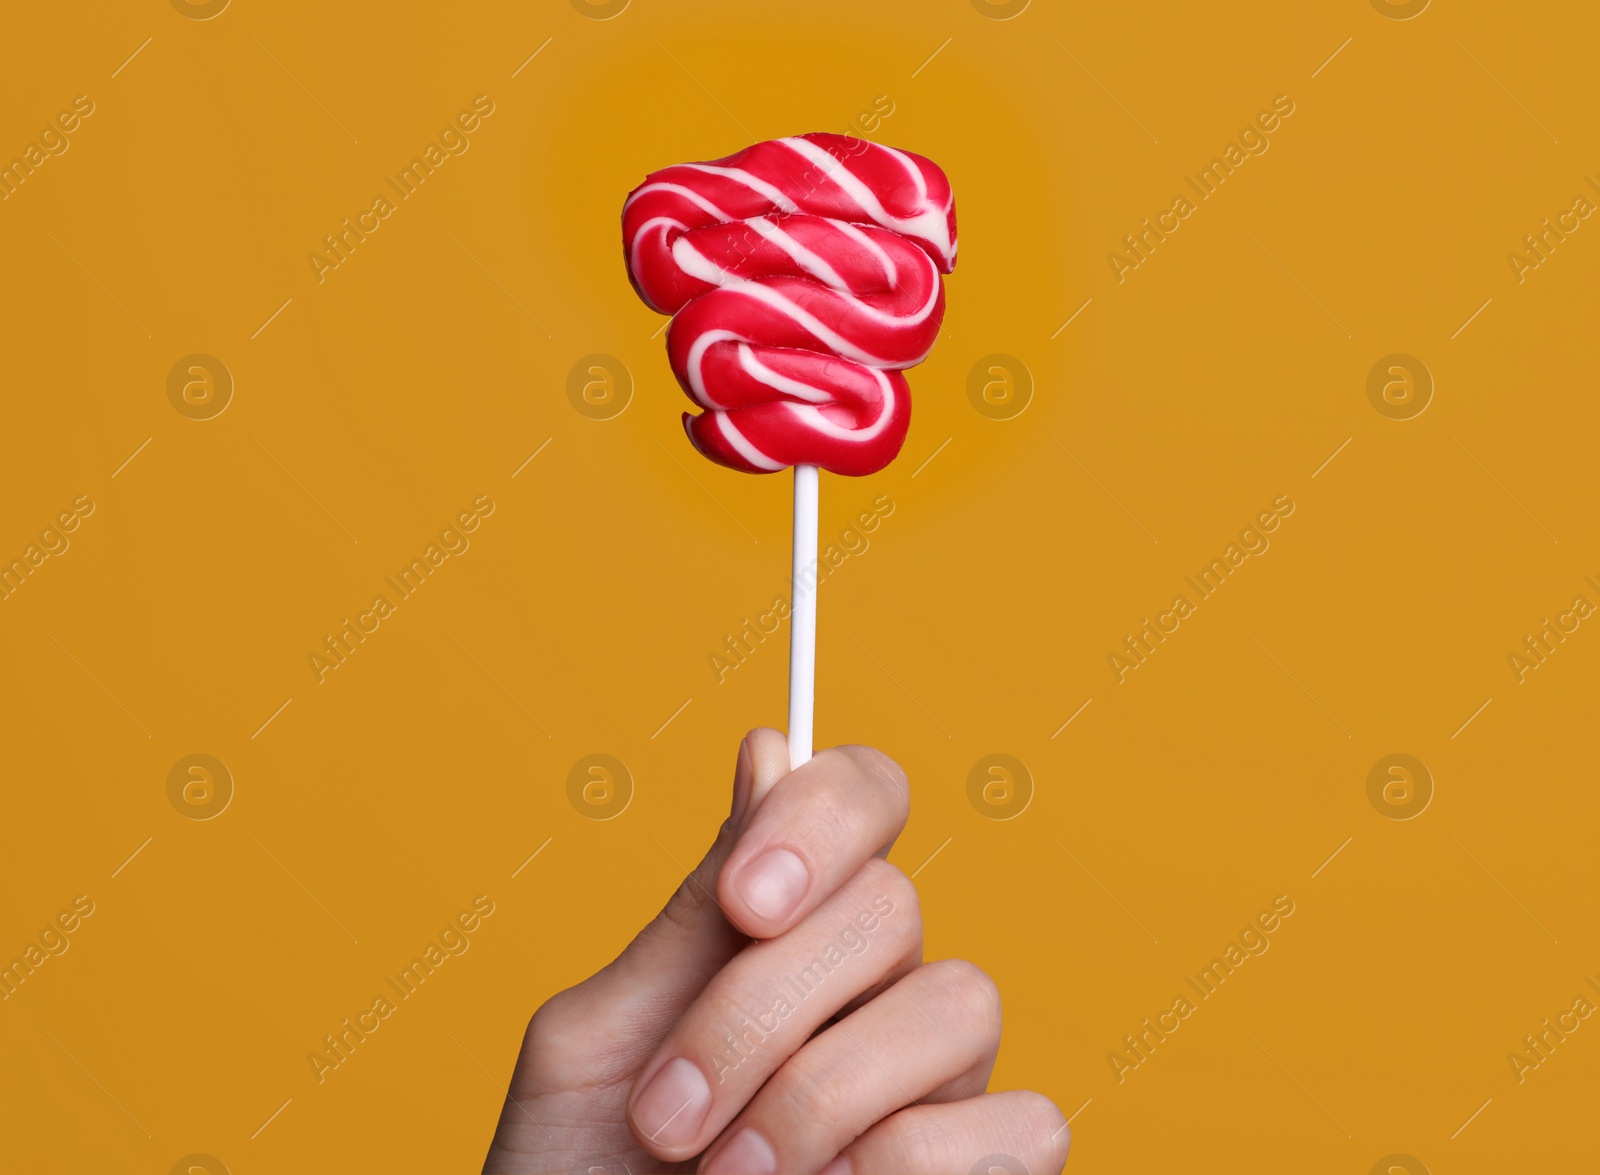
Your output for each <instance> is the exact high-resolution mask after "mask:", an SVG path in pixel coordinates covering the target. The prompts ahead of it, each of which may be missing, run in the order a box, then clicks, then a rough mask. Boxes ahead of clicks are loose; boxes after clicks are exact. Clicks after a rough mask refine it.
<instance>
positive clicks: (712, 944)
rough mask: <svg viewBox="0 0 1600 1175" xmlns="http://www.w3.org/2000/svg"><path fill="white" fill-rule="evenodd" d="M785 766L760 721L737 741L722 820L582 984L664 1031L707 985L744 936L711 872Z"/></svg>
mask: <svg viewBox="0 0 1600 1175" xmlns="http://www.w3.org/2000/svg"><path fill="white" fill-rule="evenodd" d="M788 773H789V746H788V740H787V739H785V738H784V736H783V735H782V734H781V733H779V732H778V731H776V730H772V729H771V728H769V727H758V728H757V729H755V730H752V731H751V732H750V733H749V734H747V735H745V737H744V741H743V742H741V743H740V744H739V757H738V760H737V763H736V765H735V768H734V775H733V803H732V806H731V809H730V811H729V815H728V819H727V820H726V821H725V822H724V823H723V825H722V827H721V828H720V829H718V830H717V839H716V842H715V843H714V844H712V846H711V848H710V849H709V850H708V851H707V853H706V855H705V857H704V859H702V860H701V862H700V863H699V864H698V865H697V866H695V868H694V869H693V870H691V871H690V872H689V874H688V876H686V877H685V878H684V879H683V882H682V883H681V884H680V885H679V886H678V888H677V890H676V891H675V892H674V893H673V895H672V897H671V898H669V899H668V901H667V904H666V906H665V907H663V909H662V911H661V913H659V914H657V915H656V916H655V918H654V919H653V920H652V921H651V922H650V924H649V925H648V926H646V927H645V928H644V929H643V930H641V931H640V932H639V934H638V936H637V937H635V938H634V940H633V941H632V942H631V943H629V944H628V946H627V949H625V950H624V951H623V952H622V954H621V955H619V956H617V958H616V960H615V961H614V962H612V963H610V964H609V965H607V966H606V967H605V968H604V969H602V970H601V971H599V972H597V973H596V974H595V975H594V977H593V978H591V979H589V980H588V981H587V982H586V983H585V984H584V985H583V986H584V987H585V988H591V989H592V990H591V991H590V992H586V994H592V995H593V996H595V997H598V998H600V999H602V1000H607V1001H615V1006H616V1007H618V1008H619V1009H620V1008H626V1007H628V1006H630V1005H633V1006H636V1007H638V1008H643V1009H648V1014H649V1015H650V1016H652V1017H654V1016H660V1017H661V1019H662V1021H663V1023H662V1026H661V1027H662V1031H663V1032H665V1031H666V1029H667V1028H668V1027H670V1026H671V1025H672V1024H673V1023H675V1022H676V1021H677V1019H678V1017H679V1015H680V1014H681V1013H682V1012H683V1011H684V1009H686V1008H687V1007H688V1006H689V1004H690V1003H691V1002H693V1000H694V999H695V997H696V996H698V995H699V994H700V992H701V991H702V990H703V989H704V988H705V986H706V984H708V983H709V982H710V981H711V979H712V977H713V976H714V975H716V973H717V972H718V971H720V970H722V968H723V967H724V966H726V965H727V963H728V961H729V960H731V959H732V958H733V957H734V956H735V955H736V954H738V953H739V952H740V951H741V950H743V949H744V948H745V947H746V946H747V945H748V944H749V942H750V938H749V936H748V935H745V934H744V933H742V932H741V931H740V930H738V929H737V928H736V927H735V926H733V925H732V923H730V922H729V921H728V919H727V918H726V917H725V916H724V915H723V912H722V907H721V906H719V905H718V904H717V897H716V894H717V874H718V873H719V872H720V871H721V869H722V864H723V862H724V861H726V860H727V858H728V854H729V853H731V852H732V851H733V847H734V845H735V844H737V843H738V841H739V836H740V834H741V833H742V832H743V831H744V828H745V826H746V825H747V824H748V823H749V822H750V817H751V816H752V815H753V814H754V812H755V810H756V809H757V808H758V807H760V805H761V801H762V800H763V799H765V798H766V796H767V793H769V792H770V791H771V790H772V788H773V785H774V784H776V783H777V782H778V780H780V779H782V778H783V777H784V776H785V775H787V774H788Z"/></svg>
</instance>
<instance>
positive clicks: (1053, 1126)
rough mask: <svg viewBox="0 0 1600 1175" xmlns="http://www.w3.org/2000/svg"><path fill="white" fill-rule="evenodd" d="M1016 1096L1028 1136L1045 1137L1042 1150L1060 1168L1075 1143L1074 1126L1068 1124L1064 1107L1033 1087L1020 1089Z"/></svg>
mask: <svg viewBox="0 0 1600 1175" xmlns="http://www.w3.org/2000/svg"><path fill="white" fill-rule="evenodd" d="M1013 1096H1014V1097H1015V1099H1016V1110H1017V1118H1018V1120H1019V1122H1020V1124H1021V1127H1022V1130H1023V1131H1024V1133H1025V1134H1026V1136H1027V1137H1028V1138H1032V1139H1042V1140H1044V1142H1043V1143H1042V1145H1041V1150H1042V1151H1044V1152H1045V1153H1048V1154H1049V1155H1050V1156H1051V1160H1052V1162H1054V1163H1055V1164H1056V1166H1057V1168H1058V1169H1059V1167H1060V1165H1061V1164H1062V1163H1065V1162H1066V1161H1067V1151H1068V1149H1070V1147H1071V1146H1072V1128H1071V1127H1070V1126H1068V1125H1067V1118H1066V1115H1065V1114H1063V1113H1062V1112H1061V1107H1060V1106H1058V1105H1056V1104H1055V1102H1053V1101H1051V1100H1050V1099H1049V1098H1047V1097H1046V1096H1045V1095H1044V1094H1042V1093H1035V1092H1034V1091H1033V1090H1031V1089H1026V1090H1018V1091H1017V1092H1016V1093H1015V1094H1014V1095H1013Z"/></svg>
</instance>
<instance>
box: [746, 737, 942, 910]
mask: <svg viewBox="0 0 1600 1175" xmlns="http://www.w3.org/2000/svg"><path fill="white" fill-rule="evenodd" d="M910 809H911V788H910V784H909V783H908V782H907V780H906V774H905V772H904V771H902V770H900V767H899V765H898V764H896V763H895V762H894V760H893V759H890V758H889V757H888V756H887V755H885V754H884V753H883V752H882V751H877V750H874V749H873V748H871V747H857V746H846V747H833V748H830V749H828V750H825V751H822V752H821V753H820V754H818V755H817V756H816V758H814V759H812V760H811V761H810V762H808V763H806V764H804V765H802V766H801V767H799V768H798V769H796V770H795V771H793V772H792V773H790V774H789V775H787V776H785V777H784V778H783V779H781V780H779V781H778V783H777V784H776V785H775V786H774V787H773V788H772V790H771V791H770V792H769V793H768V794H767V795H766V796H765V797H764V798H763V799H762V800H761V803H760V806H759V807H757V808H756V810H755V812H754V814H753V815H752V816H751V817H750V818H749V823H748V824H747V825H746V827H745V829H744V832H743V834H742V835H741V836H740V838H739V842H738V844H736V845H735V846H734V849H733V852H732V853H730V854H729V855H728V859H727V860H726V861H725V862H724V863H723V866H722V871H721V873H720V874H719V875H718V877H717V900H718V901H719V902H720V903H721V905H722V910H723V912H724V913H725V914H726V915H727V917H728V919H729V920H730V921H732V922H733V923H734V924H735V925H736V926H738V927H739V929H740V930H742V931H744V932H745V933H746V934H748V935H750V936H751V937H752V938H772V937H774V936H776V935H779V934H782V933H783V932H784V931H786V930H788V929H789V928H790V927H792V926H794V925H795V924H796V923H797V922H799V921H800V919H802V918H804V917H805V916H806V915H807V914H809V913H810V912H811V911H812V910H814V909H816V908H817V907H818V906H819V905H821V904H822V902H823V901H825V900H826V899H827V897H828V895H830V894H832V893H833V892H834V891H835V890H836V889H838V888H839V887H840V886H841V885H843V884H844V883H845V882H846V881H847V880H849V878H850V877H852V876H853V875H854V874H855V872H856V870H858V869H859V868H861V866H862V864H863V863H864V862H866V861H867V860H868V859H870V858H871V857H874V856H881V855H883V854H884V853H886V852H887V851H888V848H889V846H890V845H891V844H893V843H894V839H895V837H897V836H898V835H899V834H900V830H901V829H903V828H904V827H905V825H906V818H907V816H908V815H909V814H910Z"/></svg>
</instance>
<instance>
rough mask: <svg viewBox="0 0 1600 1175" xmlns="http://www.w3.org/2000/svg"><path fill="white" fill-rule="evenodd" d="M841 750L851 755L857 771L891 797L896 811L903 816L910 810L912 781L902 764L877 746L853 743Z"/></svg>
mask: <svg viewBox="0 0 1600 1175" xmlns="http://www.w3.org/2000/svg"><path fill="white" fill-rule="evenodd" d="M839 750H841V751H843V752H844V753H845V754H846V755H848V756H849V757H850V760H851V762H852V763H853V764H854V766H855V768H856V770H857V771H859V772H860V773H861V774H862V775H865V776H866V777H867V778H868V779H869V780H870V781H871V782H872V783H873V784H875V785H877V787H878V789H879V790H880V791H881V792H882V793H883V794H884V795H885V796H887V797H888V798H889V800H890V801H891V803H892V804H893V805H894V809H895V811H896V813H898V814H900V815H901V816H902V818H903V817H904V815H905V814H906V813H908V812H910V810H911V781H910V780H909V779H907V778H906V773H905V771H904V770H903V769H902V768H901V766H900V764H898V763H896V762H895V761H894V760H893V759H891V758H889V756H888V755H886V754H884V753H883V752H882V751H880V750H878V748H876V747H866V746H857V745H851V746H845V747H840V748H839Z"/></svg>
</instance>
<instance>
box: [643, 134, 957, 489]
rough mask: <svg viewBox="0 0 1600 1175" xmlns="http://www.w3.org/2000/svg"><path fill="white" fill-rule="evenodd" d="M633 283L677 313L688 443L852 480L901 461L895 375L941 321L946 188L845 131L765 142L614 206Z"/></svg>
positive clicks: (674, 173) (747, 461)
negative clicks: (691, 405)
mask: <svg viewBox="0 0 1600 1175" xmlns="http://www.w3.org/2000/svg"><path fill="white" fill-rule="evenodd" d="M622 237H623V249H624V251H625V253H626V256H627V262H628V276H629V278H630V279H631V280H632V282H633V286H634V289H635V290H637V291H638V293H639V296H640V297H641V298H643V299H644V301H645V302H646V303H647V304H648V305H649V306H650V307H651V308H652V309H654V310H657V311H660V312H661V313H664V314H671V315H673V316H674V317H673V320H672V325H671V327H670V328H669V329H668V332H667V355H668V358H669V360H670V362H671V364H672V370H673V373H674V374H675V375H676V376H677V377H678V382H679V383H680V384H681V385H682V386H683V389H684V391H685V392H687V393H688V395H689V398H690V399H691V400H693V401H694V402H695V403H696V404H698V405H700V407H701V408H703V409H705V411H704V412H702V413H700V414H699V415H694V414H692V413H687V412H686V413H684V427H685V430H686V431H687V432H688V434H689V440H690V442H691V443H692V444H693V445H694V446H695V448H697V449H699V450H700V452H701V453H703V454H705V455H706V456H707V457H709V458H711V460H713V461H717V462H720V463H721V464H723V465H727V466H730V467H732V468H734V469H740V470H744V471H746V472H749V473H771V472H773V471H775V470H779V469H783V468H785V467H786V466H790V465H801V464H806V465H817V466H820V467H822V468H823V469H826V470H829V471H830V472H833V473H842V474H850V475H860V474H866V473H873V472H875V471H877V470H879V469H882V468H883V467H884V466H885V465H887V464H888V463H889V462H890V461H892V460H893V459H894V457H895V455H896V454H897V453H898V452H899V451H900V446H901V444H902V443H903V442H904V440H905V436H906V428H907V426H908V425H909V424H910V421H911V395H910V390H909V388H908V387H907V385H906V379H905V376H903V375H901V374H900V372H901V370H902V369H904V368H907V367H912V366H914V365H916V364H918V363H920V362H922V360H923V359H924V358H925V357H926V356H927V354H928V351H929V349H930V348H931V347H932V346H933V341H934V337H935V335H937V334H938V331H939V324H940V322H941V321H942V320H943V318H944V288H943V285H942V283H941V280H940V277H939V275H940V274H941V273H949V272H950V270H951V269H952V268H953V267H954V266H955V260H956V217H955V202H954V198H953V196H952V195H951V192H950V181H949V180H948V179H947V178H946V177H945V174H944V172H943V171H941V170H940V169H939V167H938V166H937V165H936V164H934V163H932V162H930V161H929V160H927V159H924V158H922V156H920V155H913V154H912V153H910V152H909V151H897V150H895V149H894V148H893V147H884V146H879V145H878V144H876V143H871V142H868V141H866V140H864V139H856V138H851V137H849V136H846V135H831V134H811V135H797V136H794V137H791V138H785V139H773V140H770V141H768V142H765V143H757V144H755V145H754V146H752V147H747V148H745V149H744V150H743V151H740V152H739V153H738V154H736V155H730V156H728V157H727V158H726V159H718V160H715V161H713V162H710V163H680V164H678V165H676V166H674V167H667V168H663V169H662V170H660V171H657V172H653V173H651V174H650V175H649V176H648V177H646V179H645V182H644V183H643V184H641V185H640V186H639V187H637V188H635V189H634V190H633V192H632V193H631V194H630V195H629V196H628V201H627V203H626V204H624V205H623V209H622Z"/></svg>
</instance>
